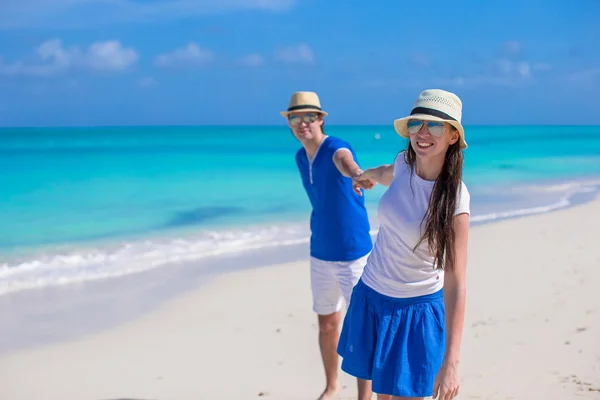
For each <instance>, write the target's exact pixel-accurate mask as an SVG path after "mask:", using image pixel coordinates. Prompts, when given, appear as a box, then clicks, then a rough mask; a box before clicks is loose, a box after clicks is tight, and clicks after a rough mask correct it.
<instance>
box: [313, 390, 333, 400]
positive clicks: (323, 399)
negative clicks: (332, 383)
mask: <svg viewBox="0 0 600 400" xmlns="http://www.w3.org/2000/svg"><path fill="white" fill-rule="evenodd" d="M337 398H338V395H337V389H335V388H326V389H325V391H324V392H323V393H321V395H320V396H319V398H318V399H317V400H333V399H337Z"/></svg>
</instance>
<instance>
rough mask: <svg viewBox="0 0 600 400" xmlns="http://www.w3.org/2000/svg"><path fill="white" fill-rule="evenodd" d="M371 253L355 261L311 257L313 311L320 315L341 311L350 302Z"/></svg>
mask: <svg viewBox="0 0 600 400" xmlns="http://www.w3.org/2000/svg"><path fill="white" fill-rule="evenodd" d="M368 257H369V254H367V255H366V256H364V257H361V258H359V259H358V260H353V261H323V260H319V259H317V258H314V257H311V258H310V286H311V289H312V296H313V311H314V312H316V313H317V314H320V315H327V314H332V313H334V312H336V311H340V310H341V309H342V307H343V306H344V302H345V304H346V306H348V304H349V303H350V296H351V295H352V289H354V285H356V284H357V283H358V280H359V279H360V277H361V275H362V273H363V269H364V268H365V264H366V263H367V258H368Z"/></svg>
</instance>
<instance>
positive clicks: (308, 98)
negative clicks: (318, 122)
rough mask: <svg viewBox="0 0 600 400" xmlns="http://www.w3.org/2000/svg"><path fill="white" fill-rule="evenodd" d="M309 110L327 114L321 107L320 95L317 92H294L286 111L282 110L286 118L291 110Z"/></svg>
mask: <svg viewBox="0 0 600 400" xmlns="http://www.w3.org/2000/svg"><path fill="white" fill-rule="evenodd" d="M294 111H296V112H308V111H313V112H316V113H320V114H322V115H323V116H326V115H327V113H326V112H325V111H323V110H322V109H321V102H320V101H319V96H317V94H316V93H315V92H295V93H294V94H292V98H291V99H290V103H289V105H288V108H287V110H286V111H281V115H283V116H284V117H285V118H287V117H288V115H289V113H291V112H294Z"/></svg>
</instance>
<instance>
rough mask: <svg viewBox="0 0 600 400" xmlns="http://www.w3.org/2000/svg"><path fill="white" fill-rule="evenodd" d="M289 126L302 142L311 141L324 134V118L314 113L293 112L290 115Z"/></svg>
mask: <svg viewBox="0 0 600 400" xmlns="http://www.w3.org/2000/svg"><path fill="white" fill-rule="evenodd" d="M288 124H289V126H290V129H291V130H292V133H293V134H294V136H295V137H296V139H298V140H299V141H301V142H304V141H309V140H312V139H315V138H317V137H318V136H319V135H322V134H323V131H322V129H321V126H322V125H323V118H322V117H321V114H319V113H316V112H314V111H307V112H293V113H290V114H289V115H288Z"/></svg>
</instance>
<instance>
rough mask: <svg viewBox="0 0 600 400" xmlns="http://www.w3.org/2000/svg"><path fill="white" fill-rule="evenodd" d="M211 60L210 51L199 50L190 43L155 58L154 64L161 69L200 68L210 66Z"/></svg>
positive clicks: (198, 47)
mask: <svg viewBox="0 0 600 400" xmlns="http://www.w3.org/2000/svg"><path fill="white" fill-rule="evenodd" d="M213 60H214V55H213V53H212V51H210V50H204V49H201V48H200V46H198V45H197V44H196V43H194V42H191V43H189V44H188V45H187V46H184V47H180V48H178V49H175V50H173V51H172V52H170V53H165V54H160V55H158V56H156V58H155V59H154V64H155V65H156V66H157V67H161V68H185V67H202V66H205V65H208V64H210V63H211V62H212V61H213Z"/></svg>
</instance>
